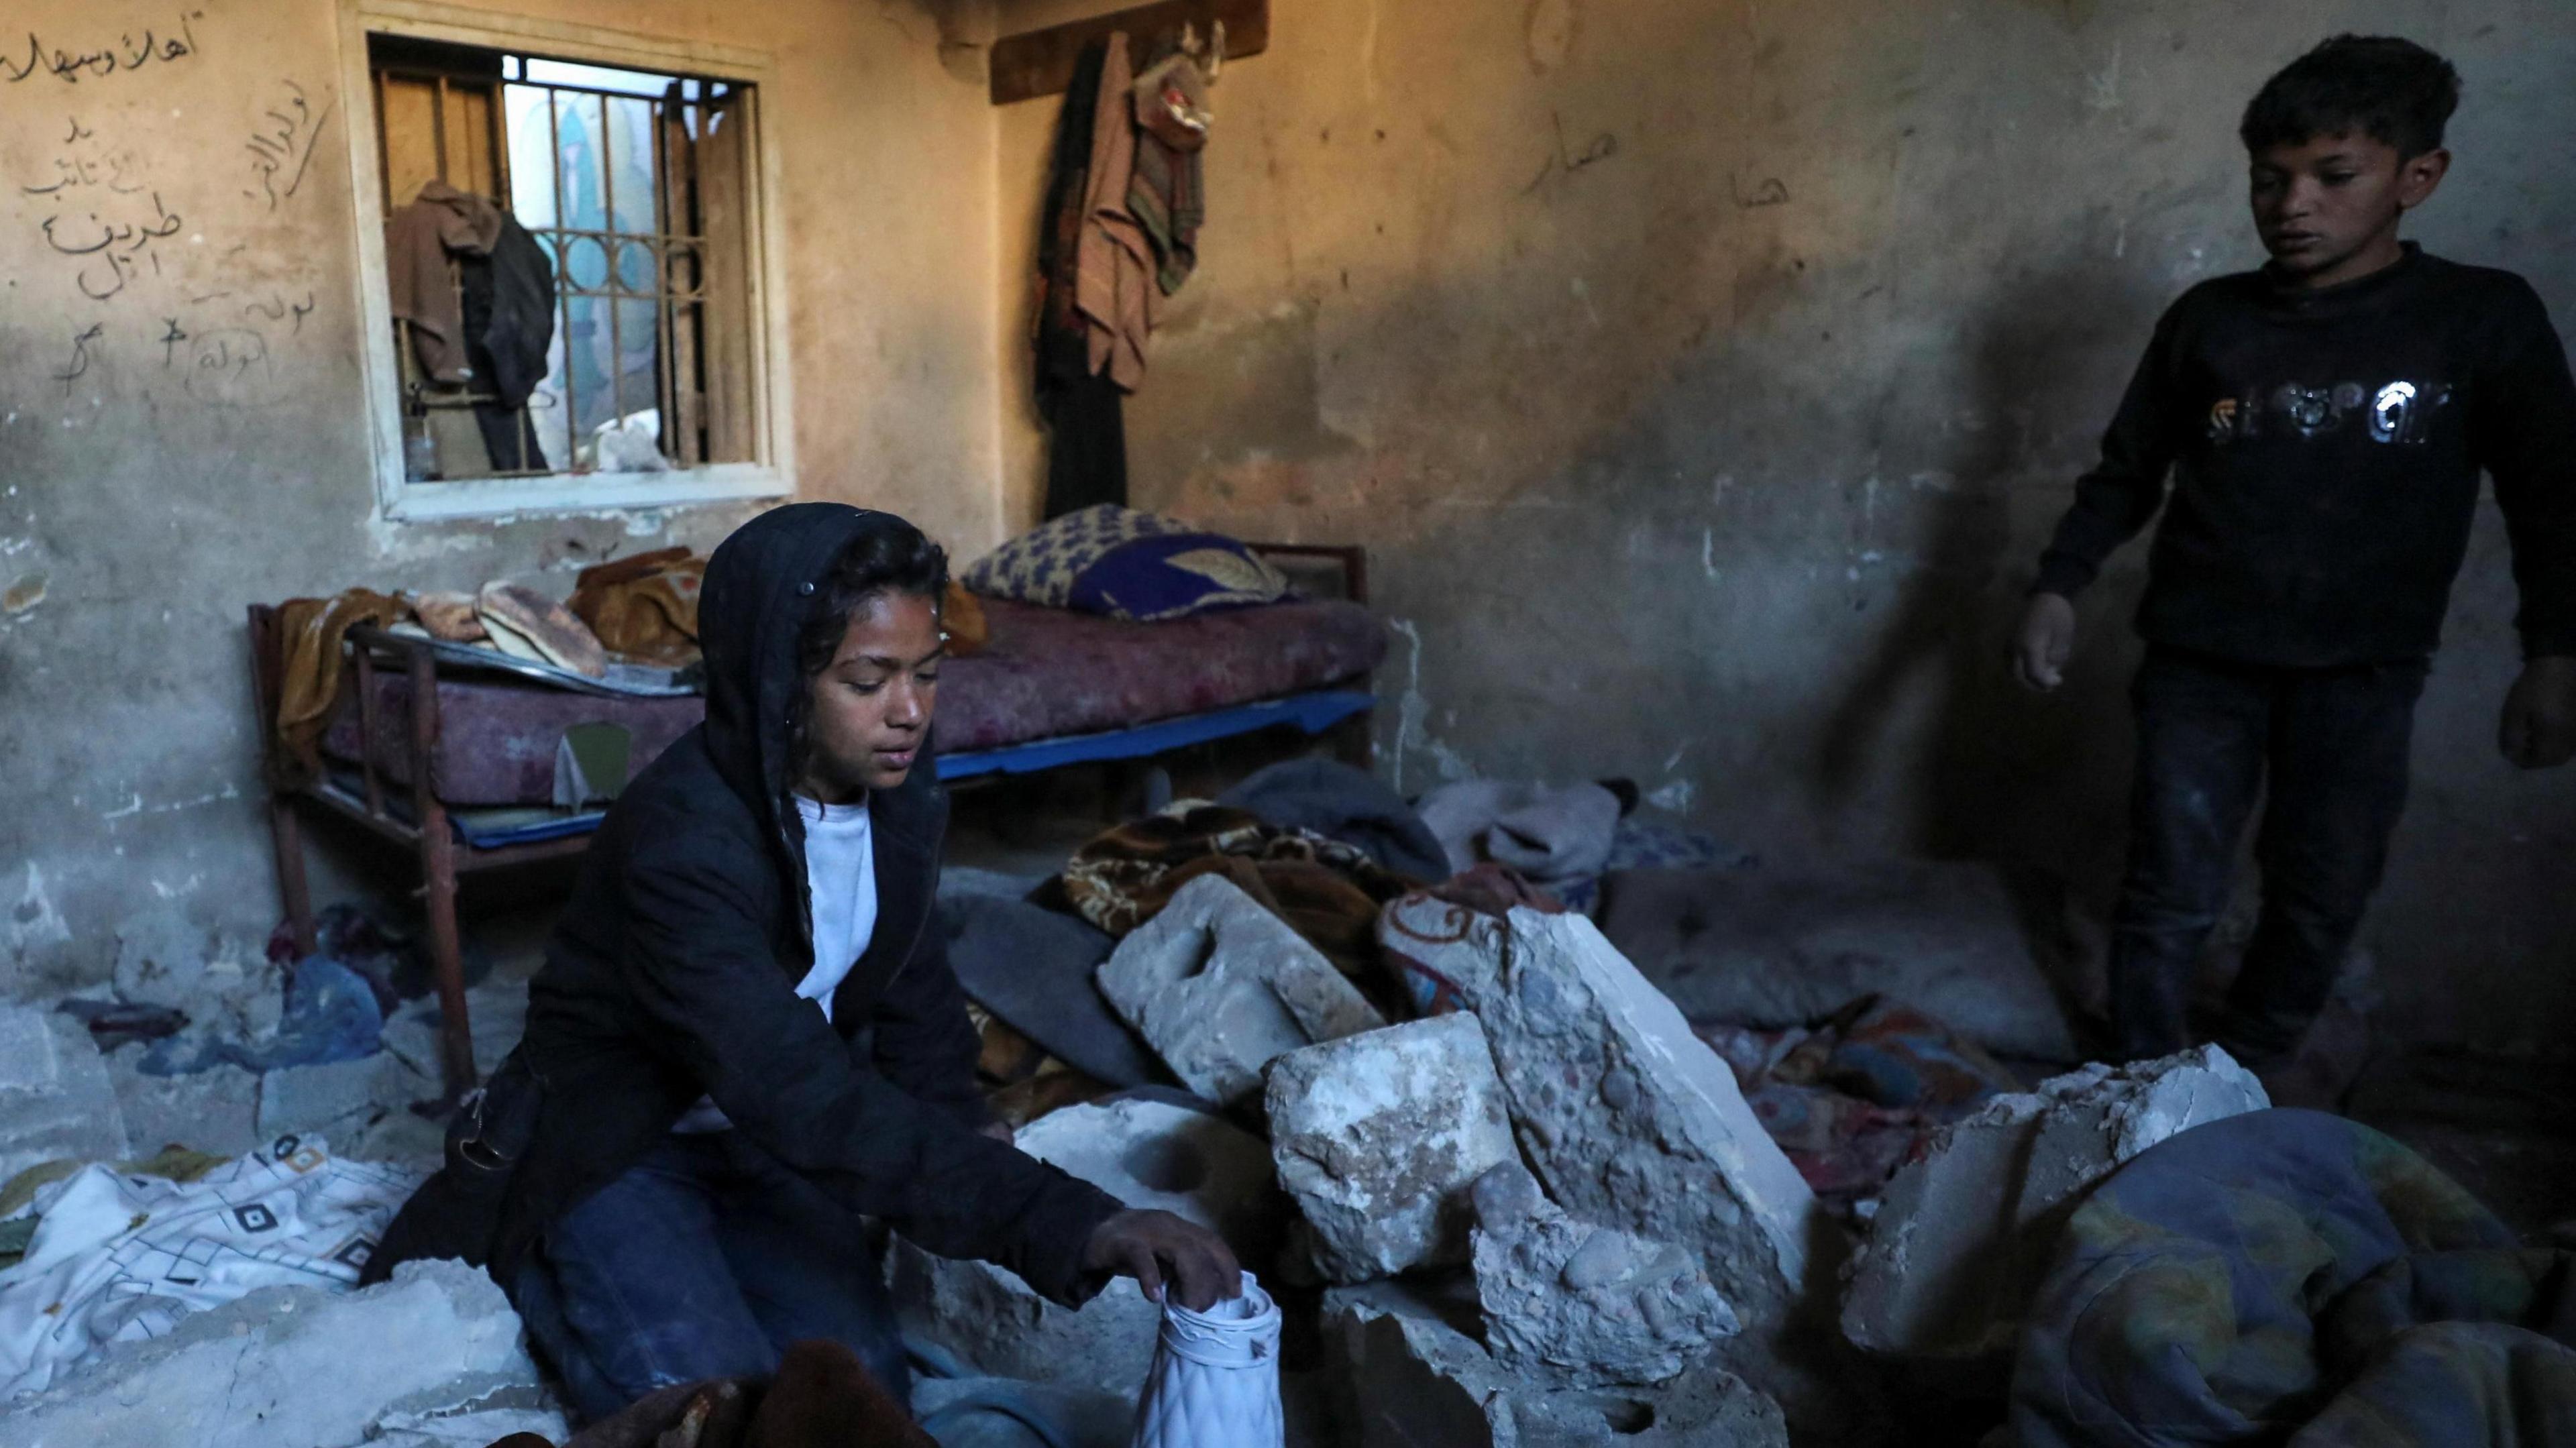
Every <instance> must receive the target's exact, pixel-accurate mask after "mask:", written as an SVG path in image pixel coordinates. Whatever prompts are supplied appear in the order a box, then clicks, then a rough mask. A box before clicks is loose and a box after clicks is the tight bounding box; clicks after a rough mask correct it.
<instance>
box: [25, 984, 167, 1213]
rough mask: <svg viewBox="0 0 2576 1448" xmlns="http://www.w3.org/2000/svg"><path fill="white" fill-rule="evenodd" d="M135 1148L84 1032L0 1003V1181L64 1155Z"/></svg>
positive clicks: (63, 1018) (103, 1154)
mask: <svg viewBox="0 0 2576 1448" xmlns="http://www.w3.org/2000/svg"><path fill="white" fill-rule="evenodd" d="M133 1150H134V1144H133V1142H132V1141H131V1140H130V1139H129V1138H128V1136H127V1133H126V1123H125V1113H124V1111H123V1109H122V1108H121V1107H120V1106H119V1105H118V1103H117V1099H116V1088H115V1086H114V1084H113V1083H112V1082H111V1081H110V1080H109V1078H108V1070H107V1063H106V1062H105V1061H103V1060H102V1059H100V1057H99V1052H98V1046H97V1044H96V1043H95V1042H93V1041H92V1040H91V1039H90V1034H89V1031H88V1029H87V1028H86V1027H84V1026H82V1025H81V1023H80V1022H79V1021H77V1020H75V1019H73V1018H72V1017H70V1016H67V1015H63V1014H61V1013H60V1012H56V1011H47V1010H40V1009H38V1008H36V1007H34V1006H0V1182H5V1181H7V1180H8V1179H9V1178H11V1177H13V1176H16V1175H17V1174H18V1173H20V1172H22V1171H25V1170H26V1169H27V1168H29V1167H32V1166H35V1165H38V1164H39V1163H42V1162H47V1161H53V1160H56V1159H58V1158H61V1157H67V1156H70V1157H87V1158H97V1159H103V1160H114V1159H116V1158H120V1157H125V1156H130V1155H132V1154H133Z"/></svg>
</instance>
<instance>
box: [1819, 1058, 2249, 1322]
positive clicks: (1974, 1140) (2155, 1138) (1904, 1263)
mask: <svg viewBox="0 0 2576 1448" xmlns="http://www.w3.org/2000/svg"><path fill="white" fill-rule="evenodd" d="M2270 1105H2271V1102H2270V1100H2269V1099H2268V1098H2267V1097H2266V1096H2265V1095H2264V1092H2263V1086H2262V1083H2260V1082H2258V1081H2256V1080H2255V1079H2254V1076H2253V1073H2251V1072H2249V1071H2247V1070H2246V1069H2245V1068H2244V1067H2242V1066H2239V1065H2238V1064H2236V1062H2235V1061H2234V1060H2232V1059H2230V1058H2229V1056H2228V1054H2227V1053H2226V1052H2225V1051H2222V1050H2220V1049H2219V1048H2218V1047H2216V1046H2203V1047H2201V1048H2199V1049H2198V1050H2193V1051H2186V1052H2183V1053H2182V1054H2180V1055H2176V1056H2167V1057H2165V1058H2163V1059H2161V1060H2156V1061H2142V1062H2138V1063H2136V1064H2133V1065H2129V1066H2124V1067H2118V1068H2114V1067H2110V1066H2104V1065H2100V1064H2095V1065H2090V1066H2086V1067H2084V1068H2083V1069H2082V1070H2079V1071H2074V1072H2070V1073H2068V1074H2066V1075H2063V1076H2058V1077H2055V1078H2052V1079H2050V1080H2048V1081H2045V1082H2042V1083H2041V1084H2040V1086H2039V1089H2037V1090H2036V1091H2032V1092H2029V1093H2026V1094H2021V1095H2013V1096H2000V1097H1997V1098H1995V1099H1994V1100H1993V1101H1990V1102H1988V1103H1987V1104H1986V1106H1985V1107H1984V1108H1983V1109H1982V1110H1980V1111H1978V1112H1977V1113H1976V1114H1975V1115H1973V1116H1970V1117H1968V1118H1966V1119H1965V1120H1963V1121H1960V1122H1958V1123H1956V1124H1955V1125H1952V1126H1949V1127H1947V1128H1945V1129H1943V1130H1942V1131H1941V1132H1939V1133H1938V1134H1936V1135H1935V1136H1934V1137H1933V1138H1932V1140H1931V1141H1930V1142H1929V1143H1928V1145H1927V1146H1926V1148H1925V1150H1924V1152H1923V1155H1922V1156H1921V1157H1920V1158H1918V1159H1917V1160H1915V1161H1913V1162H1911V1163H1909V1164H1907V1165H1906V1166H1905V1168H1904V1169H1903V1170H1901V1171H1899V1172H1898V1173H1897V1174H1896V1178H1895V1180H1894V1181H1892V1182H1890V1183H1889V1185H1888V1189H1887V1194H1886V1196H1885V1198H1884V1199H1883V1200H1882V1202H1881V1204H1880V1207H1879V1211H1878V1216H1877V1219H1876V1221H1875V1222H1873V1223H1872V1226H1871V1232H1870V1241H1869V1245H1868V1246H1867V1248H1866V1249H1865V1251H1864V1252H1863V1254H1862V1255H1861V1257H1860V1258H1859V1260H1858V1261H1857V1263H1856V1264H1855V1267H1854V1271H1853V1274H1852V1281H1851V1287H1850V1291H1849V1293H1848V1294H1847V1295H1846V1297H1845V1298H1844V1304H1843V1317H1842V1326H1843V1333H1844V1335H1845V1336H1846V1337H1848V1338H1850V1340H1851V1341H1852V1342H1853V1343H1854V1344H1855V1345H1857V1346H1859V1347H1861V1348H1864V1349H1866V1350H1868V1351H1870V1352H1873V1353H1877V1354H1881V1355H1885V1356H1890V1357H1896V1358H1908V1359H1935V1360H1947V1361H1952V1362H1974V1361H1978V1360H1984V1361H1985V1363H1986V1365H1987V1367H1988V1369H1989V1370H1990V1371H2001V1369H2002V1368H2003V1366H2004V1365H2005V1363H2004V1359H2006V1358H2008V1357H2009V1354H2010V1353H2011V1350H2012V1347H2013V1343H2014V1340H2015V1336H2016V1332H2017V1329H2018V1328H2019V1326H2020V1322H2021V1316H2022V1313H2023V1311H2024V1310H2025V1309H2026V1308H2027V1306H2028V1304H2029V1302H2030V1299H2031V1295H2032V1294H2033V1293H2034V1292H2035V1291H2036V1290H2037V1289H2038V1286H2039V1282H2040V1279H2041V1277H2042V1276H2043V1275H2044V1274H2045V1272H2046V1271H2047V1268H2048V1261H2047V1258H2048V1254H2049V1252H2050V1249H2051V1247H2052V1245H2053V1242H2054V1239H2055V1233H2054V1227H2055V1226H2056V1225H2057V1224H2058V1223H2059V1222H2061V1221H2062V1220H2063V1219H2064V1218H2065V1217H2066V1216H2067V1215H2068V1214H2070V1213H2071V1212H2072V1211H2073V1210H2074V1208H2075V1206H2076V1204H2077V1201H2078V1199H2079V1197H2080V1194H2081V1193H2082V1192H2083V1191H2084V1189H2085V1188H2087V1187H2089V1186H2091V1185H2092V1184H2093V1183H2094V1182H2097V1181H2099V1180H2101V1179H2102V1178H2103V1177H2104V1176H2107V1175H2109V1174H2110V1172H2111V1170H2112V1168H2114V1167H2117V1166H2119V1165H2120V1164H2121V1163H2123V1162H2126V1161H2128V1160H2129V1159H2130V1158H2131V1157H2134V1156H2136V1155H2137V1154H2138V1153H2140V1152H2142V1151H2145V1150H2146V1149H2147V1148H2149V1147H2151V1146H2154V1145H2155V1144H2156V1143H2158V1142H2160V1141H2163V1140H2165V1139H2166V1138H2168V1137H2171V1136H2174V1135H2176V1134H2178V1133H2180V1132H2183V1131H2187V1130H2189V1129H2191V1128H2192V1127H2195V1126H2199V1125H2202V1124H2204V1123H2207V1122H2211V1121H2217V1120H2220V1119H2221V1118H2224V1117H2229V1116H2235V1115H2238V1114H2240V1113H2243V1112H2247V1111H2261V1110H2264V1109H2266V1108H2268V1107H2269V1106H2270Z"/></svg>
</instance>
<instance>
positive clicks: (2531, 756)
mask: <svg viewBox="0 0 2576 1448" xmlns="http://www.w3.org/2000/svg"><path fill="white" fill-rule="evenodd" d="M2496 742H2497V744H2498V745H2499V746H2501V747H2502V748H2503V750H2504V757H2505V758H2507V759H2510V760H2512V761H2513V762H2514V763H2515V764H2518V765H2520V766H2522V767H2523V768H2525V769H2550V768H2554V767H2556V766H2558V765H2561V764H2565V763H2566V762H2567V761H2568V760H2569V759H2576V655H2570V654H2544V655H2542V656H2541V657H2539V658H2536V659H2532V660H2530V661H2528V662H2527V663H2525V664H2524V665H2523V666H2522V677H2521V678H2519V679H2516V680H2514V681H2513V692H2511V693H2509V694H2507V695H2505V696H2504V724H2503V727H2502V728H2501V729H2499V730H2498V731H2497V738H2496Z"/></svg>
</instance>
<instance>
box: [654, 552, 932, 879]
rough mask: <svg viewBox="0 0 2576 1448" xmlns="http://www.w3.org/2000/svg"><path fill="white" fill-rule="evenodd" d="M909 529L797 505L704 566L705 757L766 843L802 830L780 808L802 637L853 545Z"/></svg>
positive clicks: (800, 684)
mask: <svg viewBox="0 0 2576 1448" xmlns="http://www.w3.org/2000/svg"><path fill="white" fill-rule="evenodd" d="M910 526H911V525H910V524H907V523H905V522H904V521H903V520H902V519H900V518H897V517H895V516H894V515H893V514H891V513H878V512H871V511H869V510H868V509H866V508H853V507H850V506H849V505H847V504H845V503H791V504H789V505H788V506H786V507H784V508H775V509H772V510H771V511H769V512H766V513H763V514H761V515H760V516H759V517H757V518H754V519H752V520H751V521H750V522H748V523H745V524H743V525H742V526H741V527H740V528H737V529H735V530H734V532H733V536H732V537H730V538H727V539H725V540H724V542H722V543H720V544H717V545H716V551H715V554H714V556H712V557H710V558H709V559H708V560H707V576H706V582H705V584H704V585H703V586H702V587H701V589H700V590H699V593H698V647H699V649H700V651H701V652H703V653H704V654H705V656H706V674H707V724H706V748H707V753H708V754H709V755H710V756H711V757H712V758H713V759H714V760H715V766H716V770H717V772H718V773H719V774H721V775H723V776H724V780H725V783H727V784H728V785H731V786H732V787H733V791H734V793H736V794H738V795H740V796H742V799H743V802H744V803H745V804H748V805H750V806H751V808H752V811H753V813H754V814H756V815H757V816H758V817H759V819H760V821H761V824H762V825H763V827H764V830H765V834H766V837H767V838H770V839H773V840H776V841H779V842H781V843H782V844H783V843H786V842H788V841H790V840H793V839H800V838H802V836H803V834H804V831H803V830H802V829H801V828H799V826H800V825H801V823H802V822H801V821H799V820H797V819H796V818H795V816H794V814H793V812H792V811H788V810H786V809H784V808H783V805H784V803H785V800H786V797H787V786H788V782H789V773H790V771H791V770H792V769H793V767H794V764H795V761H794V759H793V758H792V755H793V752H794V751H793V743H792V741H791V740H790V738H789V734H790V731H791V730H792V728H793V726H794V723H795V721H794V718H793V715H794V713H795V708H796V697H797V694H798V692H799V691H801V690H802V689H803V688H804V687H805V679H804V676H803V674H802V673H801V672H800V671H799V670H798V668H797V665H796V640H797V638H798V637H799V636H800V635H802V634H803V633H804V631H805V624H806V622H807V620H809V619H810V618H812V617H813V614H814V610H815V609H816V608H817V607H818V606H819V605H820V601H821V593H822V585H823V578H824V575H826V574H828V573H829V572H831V569H832V564H833V562H834V561H835V560H836V559H838V558H839V557H840V556H841V553H842V550H844V549H846V548H848V547H849V546H850V544H851V542H852V540H854V539H857V538H859V537H861V536H863V535H865V534H867V533H870V532H872V531H887V532H891V531H893V530H895V529H898V528H908V527H910ZM922 767H923V768H928V767H929V759H928V757H927V756H926V755H925V756H924V758H923V760H922ZM791 831H792V833H791ZM800 868H801V866H800Z"/></svg>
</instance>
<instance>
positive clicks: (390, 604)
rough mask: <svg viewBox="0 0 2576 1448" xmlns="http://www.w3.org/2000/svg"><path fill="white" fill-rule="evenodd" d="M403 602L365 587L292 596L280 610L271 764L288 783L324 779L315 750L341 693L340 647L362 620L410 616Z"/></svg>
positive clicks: (387, 621)
mask: <svg viewBox="0 0 2576 1448" xmlns="http://www.w3.org/2000/svg"><path fill="white" fill-rule="evenodd" d="M410 612H411V610H410V609H408V608H405V607H404V606H403V605H402V603H401V602H400V601H399V600H396V599H392V598H388V597H386V596H385V595H383V594H381V593H376V592H373V591H371V590H368V589H364V588H352V589H348V590H346V591H345V592H342V593H339V594H337V595H335V596H333V597H330V598H290V599H288V600H287V601H286V602H284V603H282V604H279V605H278V608H277V625H278V636H279V649H280V653H281V655H282V658H281V664H282V668H281V669H280V671H279V674H278V687H277V747H276V749H274V750H273V751H271V755H270V759H271V768H272V769H274V770H275V771H276V772H277V774H278V775H279V778H280V782H281V783H285V784H303V783H308V782H310V781H312V780H316V779H319V778H321V777H322V755H321V753H320V751H319V750H318V749H316V748H315V746H316V745H317V744H319V743H320V742H321V739H322V731H323V730H324V729H326V728H328V727H329V725H330V719H331V705H332V704H333V703H334V702H335V701H337V699H338V698H339V696H340V645H341V643H342V641H344V640H345V639H347V638H348V636H349V630H350V629H352V628H355V627H357V626H358V625H359V624H362V623H371V624H374V625H376V626H377V627H378V628H384V627H388V626H390V625H392V624H394V623H397V622H399V621H400V620H402V619H403V618H405V617H407V616H408V615H409V614H410Z"/></svg>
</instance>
